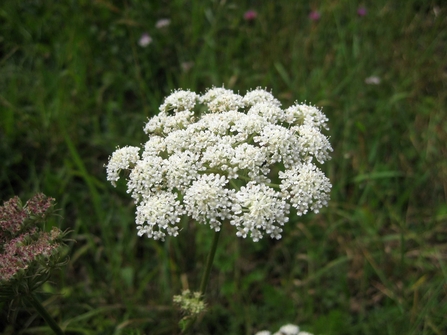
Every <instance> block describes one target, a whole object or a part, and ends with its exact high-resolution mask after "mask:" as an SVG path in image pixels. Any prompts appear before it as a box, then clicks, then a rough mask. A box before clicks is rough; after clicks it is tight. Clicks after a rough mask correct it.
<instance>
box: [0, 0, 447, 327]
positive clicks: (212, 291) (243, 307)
mask: <svg viewBox="0 0 447 335" xmlns="http://www.w3.org/2000/svg"><path fill="white" fill-rule="evenodd" d="M323 3H324V6H322V7H318V8H314V9H318V10H319V11H320V13H321V18H320V20H319V21H317V22H313V21H311V20H310V19H309V18H308V14H309V12H310V10H311V9H313V8H311V7H310V6H309V5H308V4H304V2H303V3H302V2H301V1H184V0H173V1H142V0H140V1H130V0H128V1H123V2H121V1H113V2H112V1H108V0H96V1H90V0H88V1H87V0H79V1H74V0H73V1H39V0H34V1H31V0H28V1H16V0H4V1H2V2H1V5H0V157H1V160H0V161H1V170H0V200H1V201H5V200H7V199H9V198H10V197H11V196H13V195H19V196H20V197H21V198H22V199H24V200H26V199H28V198H29V197H30V196H31V195H32V194H34V193H36V192H38V191H41V192H43V193H45V194H46V195H48V196H52V197H54V198H56V199H57V202H58V207H59V208H60V209H61V210H60V212H59V214H60V217H59V218H58V219H56V222H54V224H59V225H60V227H61V228H62V229H67V228H70V229H72V230H73V233H72V234H71V236H70V237H72V238H73V239H74V240H76V243H73V244H71V245H70V248H69V250H67V253H68V255H69V256H70V259H71V260H70V262H69V265H68V266H67V267H66V270H65V271H64V272H60V273H55V274H54V277H53V280H52V281H53V284H51V285H46V286H45V291H46V292H47V293H54V294H55V295H45V294H42V295H41V300H42V301H44V302H45V304H46V306H47V308H48V309H49V311H50V313H51V314H52V315H53V316H54V318H55V319H56V320H57V322H58V323H59V324H60V325H61V326H62V327H63V328H64V329H66V330H67V331H70V332H69V333H70V334H173V333H175V332H176V329H177V322H178V320H179V319H180V315H179V313H178V311H176V310H175V309H174V308H173V304H172V296H173V295H174V294H179V293H180V292H181V290H182V289H183V288H185V287H186V286H187V285H189V286H190V287H191V288H192V289H194V288H197V287H198V285H199V280H200V274H201V269H202V268H203V265H204V262H205V258H206V255H207V252H208V250H209V247H210V244H211V239H212V235H213V232H212V231H211V230H210V229H208V228H207V227H205V226H201V225H192V226H189V227H185V228H184V229H183V230H182V231H181V234H180V236H179V237H178V238H175V239H168V240H167V241H166V242H165V243H163V242H156V241H152V240H148V239H146V238H138V237H137V236H136V229H135V227H134V207H133V205H132V203H131V200H130V197H129V196H128V195H127V194H126V189H125V186H124V184H120V185H119V187H118V188H117V189H114V188H113V187H112V186H111V185H110V184H109V183H108V182H107V181H106V180H105V179H106V175H105V169H104V167H103V165H104V164H105V163H106V162H107V160H108V156H109V155H110V154H111V153H112V152H113V151H114V149H115V147H116V146H118V145H119V146H123V145H128V144H133V145H138V144H139V143H141V142H143V141H144V133H143V131H142V128H143V125H144V123H145V121H146V120H147V118H148V117H150V116H151V115H154V114H155V113H157V108H158V106H159V105H160V104H161V103H162V101H163V97H164V96H166V95H167V94H169V92H170V91H171V90H172V89H174V88H179V87H181V88H190V89H192V90H195V91H197V92H202V91H204V90H205V88H207V87H210V86H212V85H216V86H221V85H222V84H224V85H225V87H227V88H232V89H235V90H239V91H240V92H241V93H242V94H244V93H245V91H246V90H247V89H249V88H255V87H256V86H262V87H268V88H270V89H272V92H273V94H274V95H275V96H276V97H278V98H279V99H280V100H281V101H282V102H283V105H284V106H286V107H287V106H289V105H290V104H292V103H293V102H294V101H295V100H298V101H304V100H307V101H308V102H311V103H313V104H315V105H317V106H321V107H324V112H325V113H326V114H327V116H328V117H329V119H330V123H329V124H330V127H331V129H330V131H329V132H327V134H328V135H330V138H331V143H332V145H333V147H334V149H335V150H334V153H333V159H332V160H331V161H330V162H328V163H327V164H326V165H325V166H324V169H325V171H326V172H327V174H328V176H329V177H330V179H331V180H332V183H333V192H332V200H331V202H330V206H329V208H327V209H324V211H323V212H322V213H321V214H319V215H308V216H305V217H293V218H292V220H291V222H290V224H288V226H287V227H286V232H285V234H284V237H283V239H282V240H280V241H273V240H270V239H268V238H265V239H264V240H262V241H261V242H259V243H253V242H252V241H251V240H250V239H247V240H243V239H239V238H236V237H235V231H234V230H233V228H232V227H225V228H224V229H223V231H222V234H221V241H220V245H219V248H218V251H217V255H216V261H215V266H214V269H213V271H212V274H211V282H210V285H209V290H208V293H209V296H208V304H209V312H208V313H207V314H206V315H205V316H204V318H203V319H202V320H201V323H200V327H199V328H200V330H199V332H198V334H236V335H238V334H253V333H254V332H255V331H257V330H260V329H270V330H276V329H278V328H279V326H281V325H283V324H285V323H289V322H292V323H296V324H299V325H300V326H302V328H304V329H305V330H308V331H310V332H313V333H314V334H327V335H329V334H359V335H360V334H362V335H363V334H371V335H373V334H390V335H391V334H445V333H447V318H446V317H445V316H446V315H447V204H446V199H447V147H446V142H447V114H446V113H447V110H446V106H447V84H446V83H447V52H446V50H447V19H446V17H447V7H446V5H445V4H444V3H443V2H442V1H437V2H436V1H416V0H409V1H385V0H378V1H374V4H371V5H370V6H368V7H367V10H368V12H367V15H366V16H364V17H360V16H358V15H357V8H358V5H359V4H356V3H355V2H353V1H348V0H334V1H326V2H323ZM251 8H252V9H255V10H256V11H257V12H258V17H257V18H256V19H255V20H254V21H253V22H246V21H244V19H243V14H244V12H245V11H246V10H248V9H251ZM161 18H169V19H170V20H171V24H170V25H169V26H168V27H165V28H163V29H156V28H155V23H156V22H157V20H159V19H161ZM144 32H148V33H149V34H150V35H151V37H152V38H153V42H152V43H151V44H149V45H148V46H147V47H145V48H142V47H141V46H139V45H138V40H139V38H140V36H141V34H142V33H144ZM182 64H183V66H182ZM185 64H186V65H192V67H191V68H190V69H189V70H185V69H184V68H185ZM186 67H188V66H186ZM370 76H377V77H379V78H380V79H381V82H380V84H379V85H368V84H366V83H365V78H367V77H370ZM0 306H1V307H2V309H3V312H4V313H2V316H1V319H0V332H1V331H2V328H4V327H5V325H6V316H7V307H8V305H7V304H2V305H0ZM15 327H16V328H15V329H16V330H15V331H16V332H18V331H19V330H22V331H23V333H25V334H31V333H33V334H49V333H50V331H49V328H48V327H47V326H45V325H44V324H43V322H42V321H41V320H40V318H36V317H35V314H34V313H33V312H32V309H30V311H27V310H26V309H22V310H20V311H19V312H18V318H17V321H16V324H15ZM6 333H7V334H9V333H14V331H13V328H12V327H11V326H9V328H8V330H7V331H6Z"/></svg>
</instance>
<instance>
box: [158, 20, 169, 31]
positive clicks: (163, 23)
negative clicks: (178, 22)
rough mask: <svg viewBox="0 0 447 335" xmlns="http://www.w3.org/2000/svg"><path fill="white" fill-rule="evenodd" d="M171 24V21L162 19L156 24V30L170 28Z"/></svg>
mask: <svg viewBox="0 0 447 335" xmlns="http://www.w3.org/2000/svg"><path fill="white" fill-rule="evenodd" d="M170 24H171V20H169V19H160V20H158V21H157V23H156V24H155V28H157V29H161V28H164V27H167V26H169V25H170Z"/></svg>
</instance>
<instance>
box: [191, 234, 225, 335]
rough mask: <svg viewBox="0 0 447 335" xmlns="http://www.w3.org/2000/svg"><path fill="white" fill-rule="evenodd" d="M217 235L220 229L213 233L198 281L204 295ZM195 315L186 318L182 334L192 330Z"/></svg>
mask: <svg viewBox="0 0 447 335" xmlns="http://www.w3.org/2000/svg"><path fill="white" fill-rule="evenodd" d="M219 235H220V230H219V231H216V232H215V233H214V237H213V242H212V244H211V250H210V253H209V254H208V258H207V259H206V265H205V271H204V272H203V275H202V280H201V282H200V288H199V290H200V294H201V295H202V296H204V295H205V291H206V287H207V286H208V281H209V279H210V272H211V267H212V266H213V261H214V255H215V254H216V250H217V244H218V243H219ZM196 319H197V318H196V317H195V316H194V317H192V318H190V319H189V320H188V323H187V324H186V326H185V328H184V329H183V331H182V334H190V333H191V331H192V328H193V326H194V324H195V322H196Z"/></svg>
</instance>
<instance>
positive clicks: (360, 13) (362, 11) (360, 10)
mask: <svg viewBox="0 0 447 335" xmlns="http://www.w3.org/2000/svg"><path fill="white" fill-rule="evenodd" d="M366 13H367V11H366V8H365V7H359V8H358V9H357V15H358V16H365V15H366Z"/></svg>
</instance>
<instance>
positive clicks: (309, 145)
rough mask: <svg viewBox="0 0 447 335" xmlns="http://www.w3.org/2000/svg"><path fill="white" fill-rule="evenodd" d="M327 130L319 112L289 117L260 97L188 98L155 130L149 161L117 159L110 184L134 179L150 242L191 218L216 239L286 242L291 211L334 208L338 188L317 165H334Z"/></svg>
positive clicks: (170, 107)
mask: <svg viewBox="0 0 447 335" xmlns="http://www.w3.org/2000/svg"><path fill="white" fill-rule="evenodd" d="M327 121H328V120H327V118H326V116H325V115H324V114H323V113H322V112H321V111H320V110H319V109H317V108H316V107H313V106H308V105H305V104H295V105H293V106H291V107H289V108H287V109H285V110H283V109H281V103H280V102H279V101H278V100H277V99H275V98H274V96H273V95H272V94H271V93H270V92H268V91H266V90H264V89H260V88H257V89H255V90H252V91H249V92H248V93H247V94H245V96H241V95H239V94H236V93H234V92H233V91H232V90H228V89H225V88H211V89H209V90H208V91H207V92H206V93H205V94H203V95H198V94H196V93H194V92H191V91H188V90H178V91H175V92H173V93H172V94H171V95H170V96H168V97H167V98H166V99H165V101H164V103H163V104H162V105H161V106H160V113H159V114H158V115H156V116H154V117H153V118H151V119H150V120H149V121H148V122H147V124H146V125H145V127H144V131H145V132H146V133H147V135H148V141H147V142H146V143H145V144H144V145H143V152H142V153H141V155H140V154H139V151H140V148H138V147H124V148H121V149H118V150H116V151H115V152H114V153H113V155H112V156H111V157H110V160H109V163H108V165H107V179H108V180H109V181H111V183H112V184H113V185H115V183H116V181H117V180H118V179H119V173H120V171H121V170H129V172H130V173H129V175H128V181H127V188H128V193H130V194H131V196H132V197H133V199H134V200H135V202H136V204H137V209H136V223H137V226H138V234H139V235H140V236H141V235H144V234H146V235H147V236H148V237H150V238H154V239H164V237H165V236H166V234H168V235H171V236H176V235H177V234H178V231H179V222H180V220H181V218H182V217H183V216H184V215H187V216H189V217H190V218H192V219H194V220H196V221H198V222H200V223H204V224H209V225H210V227H211V228H212V229H214V230H216V231H218V230H219V229H220V227H221V225H222V223H223V222H224V221H227V222H229V223H230V224H231V225H233V226H235V227H236V230H237V233H236V234H237V236H241V237H244V238H245V237H247V236H250V237H251V238H252V239H253V240H254V241H258V240H259V239H261V238H262V237H263V236H264V234H267V235H269V236H270V237H272V238H276V239H280V238H281V233H282V230H283V229H282V227H283V226H284V224H285V223H286V222H287V221H288V216H289V212H290V207H291V206H292V207H294V208H295V209H296V211H297V213H298V215H303V214H306V213H307V212H308V211H309V210H310V211H313V212H315V213H318V211H319V209H320V208H322V207H323V206H326V205H327V202H328V200H329V193H330V189H331V183H330V181H329V179H328V178H327V177H326V176H325V175H324V173H323V172H322V171H321V170H320V169H319V168H318V167H317V166H316V165H315V164H314V161H317V162H319V163H320V164H321V163H324V162H325V161H326V160H328V159H330V156H329V153H330V152H331V151H332V148H331V145H330V143H329V141H328V139H327V137H326V136H324V135H323V134H322V133H321V129H323V128H324V129H327Z"/></svg>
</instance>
